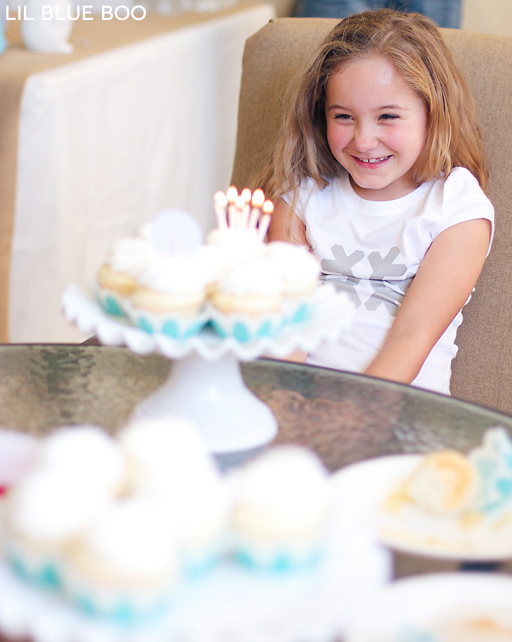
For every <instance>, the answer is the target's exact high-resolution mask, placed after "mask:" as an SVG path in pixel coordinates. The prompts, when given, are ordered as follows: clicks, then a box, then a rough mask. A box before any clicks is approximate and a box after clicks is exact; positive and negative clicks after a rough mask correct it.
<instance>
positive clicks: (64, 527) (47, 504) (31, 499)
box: [7, 468, 112, 541]
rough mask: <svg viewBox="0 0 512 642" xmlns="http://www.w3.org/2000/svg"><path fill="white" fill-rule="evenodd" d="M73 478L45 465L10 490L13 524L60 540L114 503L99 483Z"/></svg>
mask: <svg viewBox="0 0 512 642" xmlns="http://www.w3.org/2000/svg"><path fill="white" fill-rule="evenodd" d="M71 481H72V480H70V479H69V478H68V476H67V475H61V474H55V473H53V472H51V471H49V470H48V469H46V468H45V469H39V470H37V471H35V472H32V473H31V474H29V475H28V476H27V477H26V478H25V479H24V480H23V481H22V482H21V483H20V484H18V485H17V486H16V487H15V488H14V489H13V490H12V491H11V493H10V494H9V497H8V504H7V521H8V524H9V526H10V528H11V529H12V530H13V531H14V532H16V533H22V534H23V535H25V536H28V537H30V538H34V539H36V540H46V541H48V540H50V541H61V540H64V539H66V538H68V537H70V536H73V535H75V534H77V533H78V532H79V531H80V530H81V529H82V528H84V527H85V526H87V525H88V524H89V523H90V522H91V521H92V520H93V519H94V518H95V517H97V516H98V515H100V514H101V513H102V512H103V511H104V510H105V509H106V507H107V506H108V505H109V504H110V503H111V501H112V500H111V496H110V495H108V494H107V493H105V492H104V489H102V488H100V487H99V486H96V485H94V484H92V485H89V484H87V480H84V483H83V484H81V485H79V484H74V483H71Z"/></svg>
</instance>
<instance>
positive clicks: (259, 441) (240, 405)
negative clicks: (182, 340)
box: [134, 353, 277, 453]
mask: <svg viewBox="0 0 512 642" xmlns="http://www.w3.org/2000/svg"><path fill="white" fill-rule="evenodd" d="M169 415H174V416H176V415H179V416H181V417H184V418H186V419H189V420H190V421H192V422H193V423H194V424H195V425H196V427H197V428H198V429H199V431H200V433H201V434H202V436H203V437H204V439H205V440H206V442H207V444H208V446H209V447H210V450H211V451H212V452H214V453H228V452H237V451H242V450H249V449H252V448H256V447H258V446H262V445H264V444H267V443H268V442H269V441H271V440H272V439H273V438H274V437H275V436H276V434H277V421H276V419H275V417H274V415H273V414H272V412H271V410H270V409H269V408H268V406H266V405H265V404H264V403H263V402H262V401H260V400H259V399H258V398H257V397H256V396H255V395H254V394H253V393H252V392H251V391H250V390H249V388H247V386H246V385H245V382H244V380H243V377H242V372H241V370H240V363H239V362H238V360H237V359H236V357H234V356H232V355H229V354H228V355H226V356H224V357H222V358H220V359H216V360H212V361H209V360H206V359H203V358H202V357H200V356H198V355H197V354H196V353H190V354H189V355H188V356H186V357H184V358H182V359H180V360H177V361H173V365H172V369H171V372H170V374H169V378H168V379H167V381H166V382H165V383H164V385H163V386H162V387H161V388H159V389H158V390H157V391H156V392H155V393H153V394H152V395H150V396H149V397H147V398H146V399H145V400H144V401H143V402H142V403H140V404H139V405H138V406H137V407H136V408H135V411H134V417H135V418H137V419H141V418H144V419H147V418H151V419H159V418H163V417H166V416H169Z"/></svg>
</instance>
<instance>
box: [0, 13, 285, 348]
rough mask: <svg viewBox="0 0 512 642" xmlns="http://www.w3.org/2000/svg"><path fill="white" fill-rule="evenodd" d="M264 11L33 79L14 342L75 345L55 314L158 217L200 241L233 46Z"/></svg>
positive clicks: (227, 147) (13, 298)
mask: <svg viewBox="0 0 512 642" xmlns="http://www.w3.org/2000/svg"><path fill="white" fill-rule="evenodd" d="M273 15H274V7H273V5H270V4H263V3H262V4H260V5H252V6H250V7H248V8H247V10H245V11H240V12H237V13H235V14H232V15H228V16H224V17H217V18H215V17H212V20H211V21H208V22H206V23H202V24H199V25H197V26H192V27H188V28H185V29H182V30H179V31H173V32H170V33H169V34H166V35H164V36H160V37H157V38H153V39H151V40H147V41H144V42H141V43H138V44H134V45H131V46H128V47H123V48H120V49H116V50H114V51H111V52H108V53H105V54H101V55H98V56H94V57H91V58H88V59H86V60H84V61H80V62H75V63H71V64H69V65H65V66H62V67H58V68H56V69H53V70H50V71H47V72H44V73H39V74H35V75H33V76H30V78H29V79H28V81H27V83H26V85H25V90H24V94H23V99H22V106H21V119H20V128H19V143H18V168H17V188H16V212H15V229H14V236H13V245H12V259H11V276H10V306H9V321H10V339H11V341H12V342H75V341H76V342H78V341H82V340H83V339H84V336H83V335H82V333H81V332H79V331H78V330H77V329H76V328H73V327H72V326H70V325H69V323H68V322H67V321H66V320H65V319H64V317H63V316H62V313H61V309H60V300H61V296H62V293H63V292H64V291H65V289H66V288H67V286H68V285H69V284H70V283H72V282H74V283H79V284H81V283H84V282H86V281H87V280H88V279H91V278H92V277H93V276H94V274H95V272H96V270H97V269H98V267H99V265H100V263H101V262H102V260H103V258H104V257H105V254H106V252H107V249H108V247H109V246H110V244H111V243H112V242H113V240H114V239H116V238H119V237H120V236H123V235H126V234H130V233H131V232H133V231H134V230H135V229H136V228H137V227H138V226H139V225H141V224H143V223H144V222H146V221H148V220H150V219H151V218H152V217H153V216H154V215H156V214H157V213H158V212H160V211H161V210H163V209H165V208H169V207H178V208H182V209H184V210H186V211H188V212H190V213H191V214H193V215H194V216H196V217H197V219H198V221H199V222H200V224H201V227H202V228H203V231H204V232H206V231H208V230H209V229H211V227H213V225H214V215H213V207H212V203H213V200H212V198H213V194H214V193H215V191H217V190H219V189H222V190H226V189H227V187H228V184H229V183H228V182H229V179H230V175H231V169H232V163H233V157H234V150H235V139H236V124H237V110H238V93H239V88H240V76H241V65H242V54H243V48H244V44H245V40H246V39H247V38H248V37H249V36H250V35H252V34H253V33H255V32H256V31H257V30H258V29H259V28H261V27H262V26H263V25H264V24H266V23H267V22H268V20H269V19H271V18H272V17H273Z"/></svg>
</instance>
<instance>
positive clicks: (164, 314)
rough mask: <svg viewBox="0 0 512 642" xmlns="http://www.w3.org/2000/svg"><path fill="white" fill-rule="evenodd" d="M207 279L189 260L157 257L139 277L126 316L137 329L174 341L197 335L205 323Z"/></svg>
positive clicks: (180, 257)
mask: <svg viewBox="0 0 512 642" xmlns="http://www.w3.org/2000/svg"><path fill="white" fill-rule="evenodd" d="M205 299H206V279H205V275H204V271H203V270H202V269H201V267H200V266H199V265H198V263H197V262H196V261H195V260H194V259H193V258H192V257H188V256H173V257H169V256H163V255H162V256H158V257H157V258H156V259H155V260H154V261H152V262H151V264H150V265H148V266H147V268H146V269H145V270H144V272H143V273H142V274H141V275H140V277H139V285H138V286H137V287H136V289H135V290H134V292H133V294H132V296H131V298H130V304H129V306H128V314H129V316H130V318H131V319H132V321H133V322H134V323H135V325H137V326H138V327H140V328H142V329H143V330H145V331H146V332H149V333H150V334H153V333H155V332H162V333H163V334H166V335H168V336H170V337H172V338H174V339H183V338H186V337H188V336H191V335H193V334H195V333H197V332H198V331H199V330H200V329H201V328H202V326H203V325H204V324H205V323H206V320H207V319H206V315H205V314H204V313H203V311H202V308H203V304H204V301H205Z"/></svg>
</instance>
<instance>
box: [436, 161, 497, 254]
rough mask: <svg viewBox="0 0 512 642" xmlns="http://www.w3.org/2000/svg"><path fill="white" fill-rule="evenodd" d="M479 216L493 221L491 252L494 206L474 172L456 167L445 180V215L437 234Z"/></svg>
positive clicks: (492, 227) (492, 233) (492, 231)
mask: <svg viewBox="0 0 512 642" xmlns="http://www.w3.org/2000/svg"><path fill="white" fill-rule="evenodd" d="M479 218H483V219H486V220H488V221H489V222H490V223H491V238H490V240H489V248H488V250H487V254H489V251H490V249H491V245H492V239H493V237H494V207H493V205H492V203H491V201H490V200H489V199H488V198H487V196H486V195H485V193H484V191H483V190H482V188H481V187H480V185H479V184H478V181H477V179H476V178H475V177H474V176H473V174H471V172H470V171H469V170H467V169H465V168H463V167H456V168H455V169H454V170H453V171H452V173H451V174H450V175H449V176H448V178H447V179H446V181H445V182H444V188H443V217H442V219H441V220H440V222H439V227H438V229H437V232H436V234H435V236H437V235H438V234H440V233H441V232H444V230H447V229H448V228H450V227H453V226H454V225H457V224H458V223H464V222H465V221H472V220H475V219H479Z"/></svg>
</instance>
